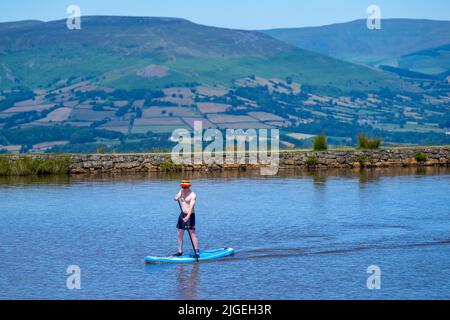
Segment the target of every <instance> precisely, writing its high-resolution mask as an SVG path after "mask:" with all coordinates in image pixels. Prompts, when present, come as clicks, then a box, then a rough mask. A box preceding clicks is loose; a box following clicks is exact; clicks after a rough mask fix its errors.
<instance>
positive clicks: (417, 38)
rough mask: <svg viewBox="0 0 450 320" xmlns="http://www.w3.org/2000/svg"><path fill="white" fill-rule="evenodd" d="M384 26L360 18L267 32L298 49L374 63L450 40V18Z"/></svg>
mask: <svg viewBox="0 0 450 320" xmlns="http://www.w3.org/2000/svg"><path fill="white" fill-rule="evenodd" d="M381 27H382V29H381V30H369V29H368V28H367V26H366V20H356V21H352V22H348V23H339V24H333V25H328V26H323V27H311V28H293V29H273V30H266V31H264V32H265V33H266V34H268V35H270V36H272V37H274V38H276V39H279V40H281V41H284V42H286V43H289V44H292V45H294V46H296V47H298V48H302V49H306V50H311V51H314V52H319V53H322V54H325V55H328V56H332V57H336V58H339V59H345V60H348V61H353V62H361V63H373V64H377V62H378V61H383V62H385V61H387V60H389V59H392V58H397V57H399V56H402V55H406V54H409V53H412V52H416V51H420V50H425V49H429V48H434V47H438V46H441V45H445V44H448V43H450V21H432V20H416V19H383V20H382V25H381Z"/></svg>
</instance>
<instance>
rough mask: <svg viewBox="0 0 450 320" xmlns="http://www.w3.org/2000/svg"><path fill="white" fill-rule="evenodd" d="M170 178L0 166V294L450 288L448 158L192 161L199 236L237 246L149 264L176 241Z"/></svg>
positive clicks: (417, 291) (381, 295) (280, 293)
mask: <svg viewBox="0 0 450 320" xmlns="http://www.w3.org/2000/svg"><path fill="white" fill-rule="evenodd" d="M179 178H180V177H179V176H177V175H175V176H173V175H172V176H170V175H160V176H138V177H136V176H135V177H96V178H87V177H74V178H68V177H50V178H1V179H0V199H1V207H0V221H1V223H0V243H1V246H0V299H19V298H20V299H48V298H52V299H449V298H450V210H449V208H450V206H449V205H450V197H449V195H450V169H403V170H398V169H397V170H392V169H385V170H367V171H363V172H362V173H360V172H359V171H327V172H319V173H305V172H294V173H283V174H281V175H279V176H275V177H260V176H258V175H251V174H246V173H243V174H239V173H228V174H224V175H211V174H209V175H205V174H203V175H201V174H199V175H194V176H192V177H191V178H192V180H193V184H194V187H193V189H194V191H196V192H197V194H198V205H197V227H198V236H199V240H200V245H201V248H218V247H222V246H232V247H234V248H236V250H237V253H236V255H235V256H234V257H232V258H230V259H225V260H222V261H217V262H209V263H201V264H190V265H145V264H144V263H143V258H144V256H146V255H149V254H153V255H165V254H168V253H174V252H175V251H176V229H175V225H176V221H177V217H178V207H177V204H176V203H175V202H174V201H173V200H172V198H173V196H174V195H175V193H176V192H177V190H178V179H179ZM185 239H186V242H185V249H186V251H188V250H189V249H190V244H189V243H188V242H187V241H188V237H187V235H186V237H185ZM69 265H78V266H79V267H80V268H81V290H68V289H67V287H66V280H67V277H68V275H67V274H66V269H67V267H68V266H69ZM370 265H377V266H378V267H380V269H381V289H379V290H368V289H367V286H366V282H367V278H368V276H370V275H369V274H368V273H367V272H366V271H367V268H368V266H370Z"/></svg>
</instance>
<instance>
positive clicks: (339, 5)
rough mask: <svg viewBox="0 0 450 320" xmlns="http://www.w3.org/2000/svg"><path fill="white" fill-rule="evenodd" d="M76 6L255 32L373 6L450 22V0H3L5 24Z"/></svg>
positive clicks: (389, 13)
mask: <svg viewBox="0 0 450 320" xmlns="http://www.w3.org/2000/svg"><path fill="white" fill-rule="evenodd" d="M72 4H75V5H78V6H79V7H80V8H81V14H82V15H126V16H159V17H178V18H185V19H188V20H190V21H193V22H195V23H199V24H204V25H209V26H217V27H225V28H235V29H249V30H257V29H271V28H285V27H305V26H320V25H327V24H331V23H338V22H347V21H352V20H356V19H365V18H367V16H368V15H367V13H366V9H367V7H368V6H369V5H377V6H379V7H380V9H381V17H382V18H423V19H433V20H450V1H449V0H369V1H367V0H69V1H67V0H2V3H1V4H0V22H6V21H18V20H29V19H37V20H43V21H50V20H56V19H63V18H66V17H67V14H66V8H67V7H68V6H69V5H72Z"/></svg>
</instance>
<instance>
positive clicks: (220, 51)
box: [0, 16, 397, 89]
mask: <svg viewBox="0 0 450 320" xmlns="http://www.w3.org/2000/svg"><path fill="white" fill-rule="evenodd" d="M65 23H66V22H65V20H59V21H51V22H46V23H44V22H36V21H31V22H30V21H26V22H17V23H3V24H0V58H1V64H0V86H2V87H4V88H7V87H11V86H15V85H21V86H26V87H30V88H40V87H50V86H52V84H53V83H55V82H57V81H59V80H61V79H67V78H73V77H79V78H89V79H90V80H93V81H96V82H98V83H100V84H102V85H107V86H112V87H117V88H136V87H164V86H167V85H173V84H185V83H192V82H196V83H207V84H225V85H230V84H232V82H233V80H235V79H238V78H242V77H246V76H249V75H259V76H262V77H268V78H270V77H280V78H286V77H291V78H292V79H293V80H294V81H298V82H301V83H310V84H315V85H333V86H340V87H351V86H353V87H352V88H353V89H355V88H356V87H357V86H360V87H361V88H364V87H367V86H368V85H369V83H370V85H371V86H372V88H376V87H386V86H393V85H396V81H397V80H396V79H397V78H396V77H394V76H392V75H390V74H389V73H384V72H381V71H376V70H372V69H369V68H365V67H361V66H357V65H354V64H350V63H347V62H343V61H339V60H336V59H333V58H329V57H325V56H322V55H320V54H317V53H313V52H309V51H304V50H301V49H297V48H295V47H293V46H291V45H289V44H286V43H284V42H281V41H279V40H276V39H273V38H272V37H270V36H268V35H265V34H263V33H260V32H253V31H242V30H232V29H223V28H215V27H207V26H202V25H198V24H195V23H192V22H189V21H187V20H183V19H176V18H151V17H147V18H146V17H109V16H92V17H83V19H82V29H81V30H68V29H67V28H66V24H65ZM149 66H150V67H149ZM155 66H156V67H155ZM149 68H150V69H149ZM151 68H153V70H164V72H163V73H164V74H163V75H160V74H158V75H155V74H152V72H151V71H150V72H148V70H152V69H151ZM155 68H156V69H155ZM158 68H159V69H158ZM162 68H163V69H162ZM156 73H158V72H156ZM355 86H356V87H355Z"/></svg>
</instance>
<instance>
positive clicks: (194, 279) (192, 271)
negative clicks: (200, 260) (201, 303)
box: [175, 263, 200, 300]
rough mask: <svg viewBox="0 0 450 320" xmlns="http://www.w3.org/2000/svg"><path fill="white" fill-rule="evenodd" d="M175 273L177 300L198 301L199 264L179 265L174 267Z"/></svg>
mask: <svg viewBox="0 0 450 320" xmlns="http://www.w3.org/2000/svg"><path fill="white" fill-rule="evenodd" d="M175 267H176V273H177V283H178V288H177V299H179V300H195V299H199V295H198V287H199V275H198V272H199V268H200V266H199V264H197V263H196V264H189V265H186V264H179V265H176V266H175Z"/></svg>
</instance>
